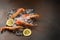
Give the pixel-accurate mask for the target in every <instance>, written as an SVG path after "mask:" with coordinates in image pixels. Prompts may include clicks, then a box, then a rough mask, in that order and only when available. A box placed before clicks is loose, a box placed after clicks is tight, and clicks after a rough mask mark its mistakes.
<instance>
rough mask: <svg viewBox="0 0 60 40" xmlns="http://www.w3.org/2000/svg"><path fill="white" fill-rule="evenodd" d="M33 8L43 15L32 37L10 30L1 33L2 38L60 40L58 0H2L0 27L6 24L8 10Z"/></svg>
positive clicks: (0, 39)
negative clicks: (17, 34)
mask: <svg viewBox="0 0 60 40" xmlns="http://www.w3.org/2000/svg"><path fill="white" fill-rule="evenodd" d="M21 7H23V8H33V9H35V12H36V13H38V14H41V15H42V18H40V19H39V20H38V21H37V24H38V26H37V27H36V28H35V29H33V30H32V32H33V33H32V35H31V36H30V37H24V36H16V35H14V34H13V33H10V32H4V33H3V34H0V40H60V25H59V23H60V22H59V21H60V14H59V9H60V5H59V2H58V1H51V0H50V1H49V0H48V1H46V0H40V1H39V0H0V27H3V26H5V23H6V20H7V14H8V13H7V12H8V10H10V9H12V8H15V9H18V8H21Z"/></svg>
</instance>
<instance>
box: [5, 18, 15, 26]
mask: <svg viewBox="0 0 60 40" xmlns="http://www.w3.org/2000/svg"><path fill="white" fill-rule="evenodd" d="M13 24H14V20H13V19H12V18H9V19H8V20H7V22H6V25H8V26H13Z"/></svg>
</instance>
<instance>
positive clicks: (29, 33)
mask: <svg viewBox="0 0 60 40" xmlns="http://www.w3.org/2000/svg"><path fill="white" fill-rule="evenodd" d="M31 34H32V31H31V30H30V29H28V28H27V29H24V31H23V35H24V36H30V35H31Z"/></svg>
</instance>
